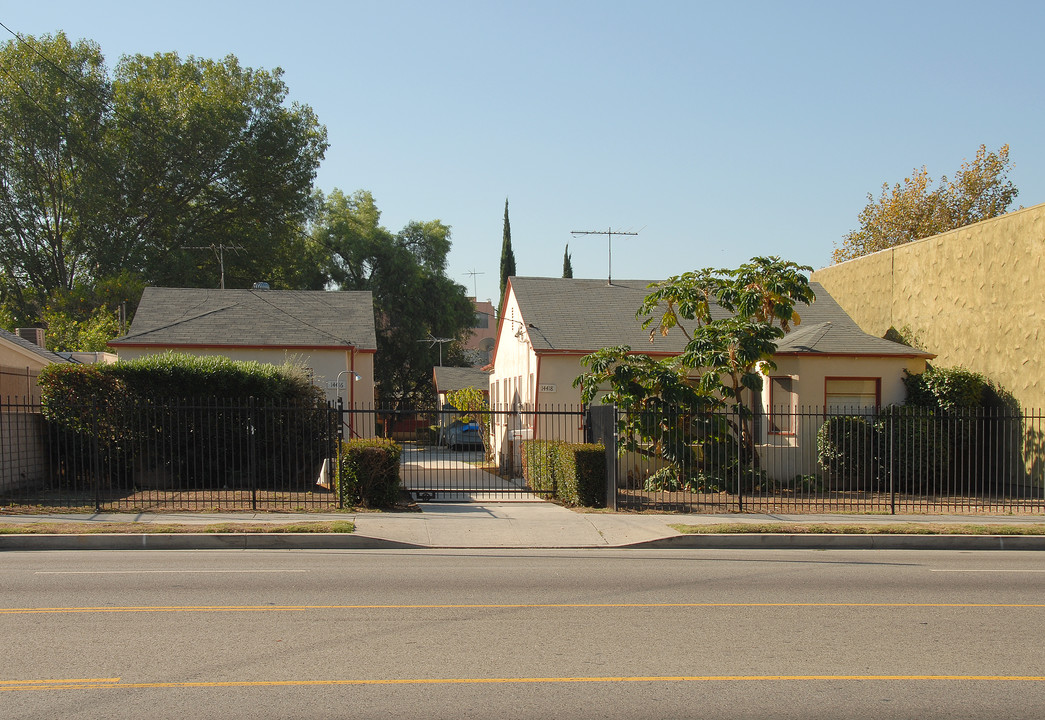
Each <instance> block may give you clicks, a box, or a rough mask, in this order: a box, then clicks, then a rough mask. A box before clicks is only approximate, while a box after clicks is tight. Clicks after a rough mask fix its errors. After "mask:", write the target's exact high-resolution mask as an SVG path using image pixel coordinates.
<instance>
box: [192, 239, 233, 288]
mask: <svg viewBox="0 0 1045 720" xmlns="http://www.w3.org/2000/svg"><path fill="white" fill-rule="evenodd" d="M181 249H182V250H212V251H213V252H214V257H216V258H218V265H220V266H221V285H220V286H219V287H220V288H221V289H222V290H224V289H225V251H226V250H244V249H245V248H244V247H243V246H241V245H225V244H223V243H218V244H217V245H182V246H181Z"/></svg>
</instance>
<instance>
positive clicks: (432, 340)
mask: <svg viewBox="0 0 1045 720" xmlns="http://www.w3.org/2000/svg"><path fill="white" fill-rule="evenodd" d="M453 341H454V339H453V338H437V337H435V336H434V335H432V333H428V337H427V338H425V339H424V340H418V341H417V342H419V343H428V347H432V346H433V345H435V344H436V343H439V367H442V366H443V343H448V342H453Z"/></svg>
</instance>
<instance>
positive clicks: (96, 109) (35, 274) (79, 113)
mask: <svg viewBox="0 0 1045 720" xmlns="http://www.w3.org/2000/svg"><path fill="white" fill-rule="evenodd" d="M0 64H2V65H3V67H4V68H5V71H4V73H3V75H0V97H2V98H3V101H2V102H0V240H2V243H0V273H2V276H3V283H2V284H0V295H2V296H0V302H2V303H3V304H4V305H6V306H7V307H8V308H9V312H10V313H11V315H12V316H14V317H15V319H16V320H17V321H18V322H20V323H22V322H27V323H28V322H32V321H34V320H36V319H38V317H39V315H40V314H41V313H42V311H43V308H44V306H45V305H47V303H48V302H49V301H50V299H51V298H52V297H53V296H55V295H56V294H60V293H62V292H68V291H72V290H73V289H74V288H76V287H78V286H81V285H90V284H93V283H95V282H98V281H100V280H103V279H106V278H111V277H116V276H119V275H120V274H121V273H124V272H128V273H131V274H134V275H136V276H138V277H139V278H140V279H141V280H142V281H144V282H146V283H149V284H156V285H167V286H184V287H206V286H215V285H217V284H218V283H217V281H218V277H219V273H220V270H219V269H218V260H217V258H216V257H214V254H213V253H210V252H200V251H195V250H188V249H186V246H203V247H207V248H209V247H217V246H219V245H225V246H227V247H229V248H230V250H229V253H228V255H227V256H226V283H227V284H228V285H231V286H233V287H235V286H247V285H249V284H250V283H252V282H253V281H255V280H262V279H264V280H268V281H269V282H272V283H274V284H275V285H277V286H280V285H282V286H286V287H321V286H322V282H323V277H322V275H321V274H320V273H319V272H318V268H319V266H320V263H319V262H318V260H319V258H320V256H321V253H320V252H319V249H318V248H316V247H315V246H314V245H312V244H311V240H310V239H309V238H308V237H307V235H305V234H303V233H302V232H301V228H302V227H304V224H305V223H306V221H307V220H308V218H309V216H310V214H311V212H312V211H313V209H314V205H313V197H312V182H313V179H314V177H315V173H316V170H317V168H318V166H319V162H320V161H321V160H322V157H323V154H324V152H325V150H326V147H327V142H326V131H325V129H324V128H323V126H322V125H320V124H319V122H318V120H317V118H316V116H315V114H314V113H313V112H312V110H311V109H310V108H309V107H307V106H304V105H298V104H289V105H288V104H287V102H286V99H287V88H286V86H285V85H284V83H283V81H282V79H281V75H282V71H280V70H279V69H275V70H272V71H265V70H254V69H251V68H245V67H242V66H240V64H239V63H238V61H237V60H236V58H235V57H232V56H229V57H226V58H225V59H223V60H221V61H215V60H207V59H201V58H195V57H191V56H190V57H188V58H186V59H181V58H179V57H178V55H176V54H174V53H164V54H156V55H152V56H144V55H134V56H129V57H124V58H121V59H120V61H119V62H118V63H117V65H116V67H115V69H114V70H113V72H111V73H110V72H109V71H108V69H107V68H106V65H105V62H104V58H103V56H102V52H101V49H100V48H99V47H98V45H97V44H95V43H93V42H90V41H85V40H81V41H78V42H76V43H73V42H71V41H70V40H69V39H68V38H67V37H66V36H65V35H64V34H63V33H58V34H57V35H54V36H43V37H40V38H32V37H23V38H19V39H17V40H12V41H9V42H7V43H5V44H3V45H2V46H0Z"/></svg>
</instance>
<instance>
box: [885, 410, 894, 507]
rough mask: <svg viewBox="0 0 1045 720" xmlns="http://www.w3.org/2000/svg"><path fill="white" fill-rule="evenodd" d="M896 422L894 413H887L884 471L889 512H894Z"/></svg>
mask: <svg viewBox="0 0 1045 720" xmlns="http://www.w3.org/2000/svg"><path fill="white" fill-rule="evenodd" d="M895 422H896V413H895V412H891V413H889V456H888V457H889V461H888V462H889V465H888V466H887V468H886V471H887V472H888V473H889V514H890V515H895V514H896V456H895V454H894V453H895V452H896V445H895V438H896V428H895V427H894V426H893V423H895Z"/></svg>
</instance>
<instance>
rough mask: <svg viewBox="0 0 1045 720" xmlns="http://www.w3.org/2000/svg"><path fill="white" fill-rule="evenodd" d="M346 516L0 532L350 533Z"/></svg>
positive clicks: (6, 528)
mask: <svg viewBox="0 0 1045 720" xmlns="http://www.w3.org/2000/svg"><path fill="white" fill-rule="evenodd" d="M355 529H356V526H355V523H353V522H349V521H348V520H335V521H333V522H299V523H228V522H226V523H212V524H208V525H184V524H175V523H171V524H166V523H141V522H98V523H81V522H32V523H9V524H0V535H98V534H108V535H164V534H168V535H169V534H187V533H207V534H216V533H350V532H355Z"/></svg>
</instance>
